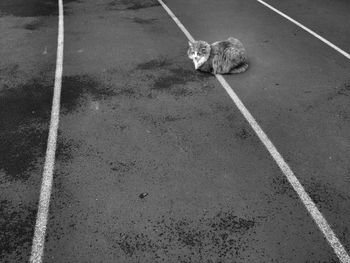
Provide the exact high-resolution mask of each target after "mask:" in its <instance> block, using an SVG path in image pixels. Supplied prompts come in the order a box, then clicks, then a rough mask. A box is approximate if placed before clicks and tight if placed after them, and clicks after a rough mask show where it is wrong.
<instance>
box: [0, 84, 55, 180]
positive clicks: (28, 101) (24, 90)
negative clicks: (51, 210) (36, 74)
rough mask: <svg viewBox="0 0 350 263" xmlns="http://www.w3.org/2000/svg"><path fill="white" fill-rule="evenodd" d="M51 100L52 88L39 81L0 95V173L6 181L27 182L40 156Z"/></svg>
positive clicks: (4, 91) (5, 90)
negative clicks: (30, 171)
mask: <svg viewBox="0 0 350 263" xmlns="http://www.w3.org/2000/svg"><path fill="white" fill-rule="evenodd" d="M51 100H52V87H51V85H49V84H48V83H47V82H45V81H43V80H40V79H32V80H30V81H28V82H27V83H26V84H23V85H20V86H18V87H16V88H5V89H3V90H2V91H1V92H0V127H1V130H0V138H1V140H0V149H1V150H0V170H3V171H4V172H5V173H6V175H7V178H8V179H21V180H26V179H27V178H28V175H27V174H26V171H27V170H29V169H30V168H32V167H33V166H34V165H35V160H36V159H37V158H38V157H41V156H43V154H44V152H45V148H46V140H47V133H48V122H49V117H50V111H51Z"/></svg>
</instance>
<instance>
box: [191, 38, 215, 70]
mask: <svg viewBox="0 0 350 263" xmlns="http://www.w3.org/2000/svg"><path fill="white" fill-rule="evenodd" d="M188 44H189V48H188V51H187V55H188V57H189V58H190V59H192V61H193V63H194V67H195V68H196V69H198V68H199V67H200V66H202V65H203V64H204V63H205V62H206V61H207V60H208V58H209V55H210V45H209V44H208V43H207V42H205V41H195V42H188Z"/></svg>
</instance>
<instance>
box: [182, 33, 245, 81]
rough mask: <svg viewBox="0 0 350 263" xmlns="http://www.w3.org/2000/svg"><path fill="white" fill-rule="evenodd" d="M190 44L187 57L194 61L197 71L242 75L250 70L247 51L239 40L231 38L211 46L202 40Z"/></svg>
mask: <svg viewBox="0 0 350 263" xmlns="http://www.w3.org/2000/svg"><path fill="white" fill-rule="evenodd" d="M188 44H189V49H188V51H187V55H188V57H189V58H190V59H192V60H193V63H194V66H195V69H198V70H201V71H205V72H210V73H212V74H214V75H215V74H230V73H241V72H244V71H246V70H247V69H248V63H247V62H246V60H247V59H246V51H245V49H244V47H243V44H242V43H241V41H239V40H238V39H235V38H233V37H230V38H229V39H227V40H224V41H218V42H215V43H213V44H211V45H210V44H209V43H207V42H205V41H202V40H199V41H194V42H191V41H189V42H188Z"/></svg>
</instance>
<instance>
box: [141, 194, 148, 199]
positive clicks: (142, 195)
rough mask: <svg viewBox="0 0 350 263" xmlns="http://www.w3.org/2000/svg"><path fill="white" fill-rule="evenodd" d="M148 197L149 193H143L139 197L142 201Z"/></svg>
mask: <svg viewBox="0 0 350 263" xmlns="http://www.w3.org/2000/svg"><path fill="white" fill-rule="evenodd" d="M147 195H148V193H141V194H140V195H139V197H140V198H141V199H143V198H145V197H146V196H147Z"/></svg>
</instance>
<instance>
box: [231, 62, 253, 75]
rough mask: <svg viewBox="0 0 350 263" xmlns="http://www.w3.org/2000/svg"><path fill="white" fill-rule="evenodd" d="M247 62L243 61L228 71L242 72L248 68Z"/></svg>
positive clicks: (233, 72)
mask: <svg viewBox="0 0 350 263" xmlns="http://www.w3.org/2000/svg"><path fill="white" fill-rule="evenodd" d="M248 67H249V66H248V63H247V62H244V63H243V64H240V65H239V66H237V67H235V68H233V69H232V70H231V71H230V73H232V74H238V73H242V72H244V71H246V70H247V69H248Z"/></svg>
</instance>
